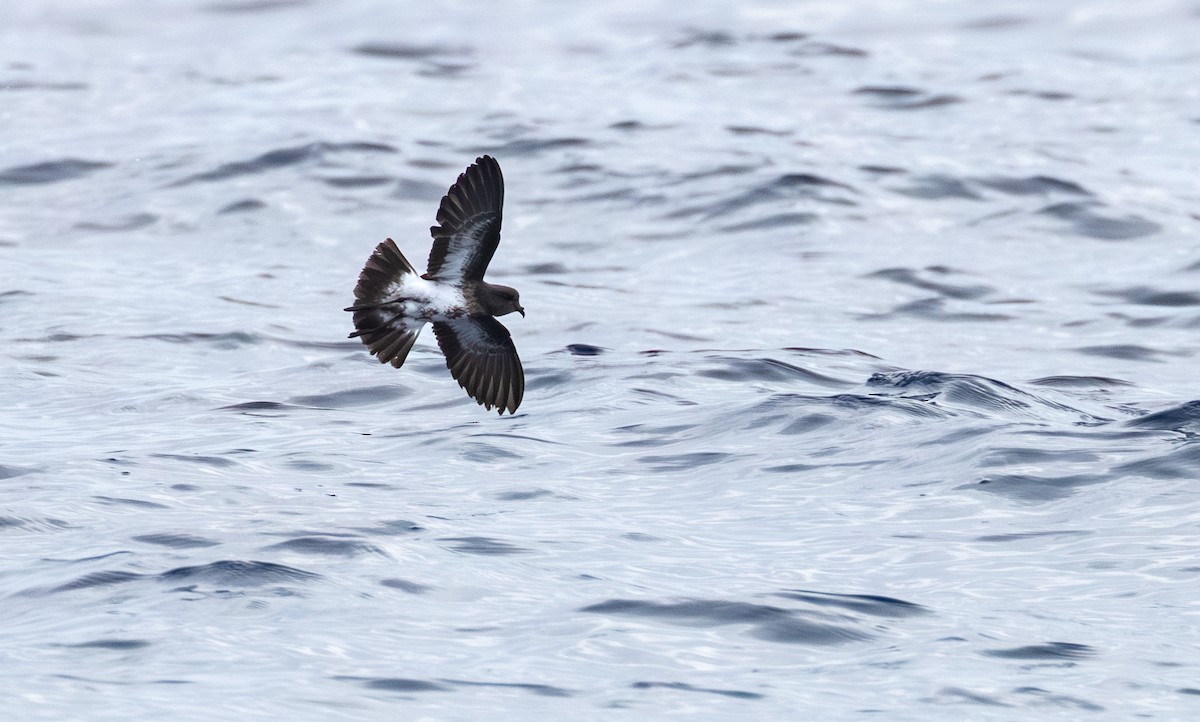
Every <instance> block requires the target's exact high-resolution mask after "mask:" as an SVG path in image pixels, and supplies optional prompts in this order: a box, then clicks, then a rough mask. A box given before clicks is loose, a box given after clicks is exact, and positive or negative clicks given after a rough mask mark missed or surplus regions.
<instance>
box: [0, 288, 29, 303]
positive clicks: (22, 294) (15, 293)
mask: <svg viewBox="0 0 1200 722" xmlns="http://www.w3.org/2000/svg"><path fill="white" fill-rule="evenodd" d="M35 295H37V294H35V293H33V292H32V291H22V290H21V289H14V290H12V291H3V292H0V302H3V301H7V300H8V299H11V298H29V297H32V296H35Z"/></svg>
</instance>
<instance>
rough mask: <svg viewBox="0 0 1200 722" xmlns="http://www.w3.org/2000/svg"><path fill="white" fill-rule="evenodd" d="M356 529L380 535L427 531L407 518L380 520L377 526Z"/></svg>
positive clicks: (364, 532)
mask: <svg viewBox="0 0 1200 722" xmlns="http://www.w3.org/2000/svg"><path fill="white" fill-rule="evenodd" d="M354 530H355V531H356V532H361V533H363V534H370V535H378V536H403V535H404V534H416V533H417V532H421V531H425V527H423V526H421V525H420V524H418V523H416V522H415V521H409V520H407V519H392V520H391V521H384V522H379V523H377V524H376V525H375V526H360V527H355V528H354Z"/></svg>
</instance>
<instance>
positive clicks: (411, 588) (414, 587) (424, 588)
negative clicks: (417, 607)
mask: <svg viewBox="0 0 1200 722" xmlns="http://www.w3.org/2000/svg"><path fill="white" fill-rule="evenodd" d="M379 583H380V584H381V585H383V586H385V587H388V588H389V589H399V590H400V591H402V592H406V593H408V594H424V593H425V592H428V591H431V590H432V589H433V587H431V586H429V585H427V584H418V583H416V582H410V581H408V580H407V579H396V578H395V577H390V578H388V579H380V580H379Z"/></svg>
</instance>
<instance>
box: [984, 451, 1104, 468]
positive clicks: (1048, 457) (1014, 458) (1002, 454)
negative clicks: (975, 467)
mask: <svg viewBox="0 0 1200 722" xmlns="http://www.w3.org/2000/svg"><path fill="white" fill-rule="evenodd" d="M1099 460H1100V455H1099V454H1097V453H1095V452H1091V451H1078V450H1075V449H1066V450H1048V449H1035V448H1028V447H1003V448H996V449H990V450H988V452H987V453H986V454H985V455H984V456H983V458H981V459H980V460H979V465H980V466H983V467H990V466H1009V465H1013V464H1036V465H1041V464H1056V463H1071V464H1088V463H1095V462H1097V461H1099Z"/></svg>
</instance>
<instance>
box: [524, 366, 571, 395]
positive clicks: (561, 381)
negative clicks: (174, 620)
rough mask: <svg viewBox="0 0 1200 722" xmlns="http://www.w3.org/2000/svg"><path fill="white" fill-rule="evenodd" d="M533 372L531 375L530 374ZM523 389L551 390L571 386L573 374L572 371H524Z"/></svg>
mask: <svg viewBox="0 0 1200 722" xmlns="http://www.w3.org/2000/svg"><path fill="white" fill-rule="evenodd" d="M531 371H533V373H530V372H531ZM525 373H526V379H525V389H526V390H529V389H533V390H538V389H553V388H556V387H559V386H573V385H574V384H575V373H574V372H572V371H567V370H563V371H552V372H549V373H547V372H545V371H542V372H540V373H539V372H538V371H536V370H534V369H525Z"/></svg>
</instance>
